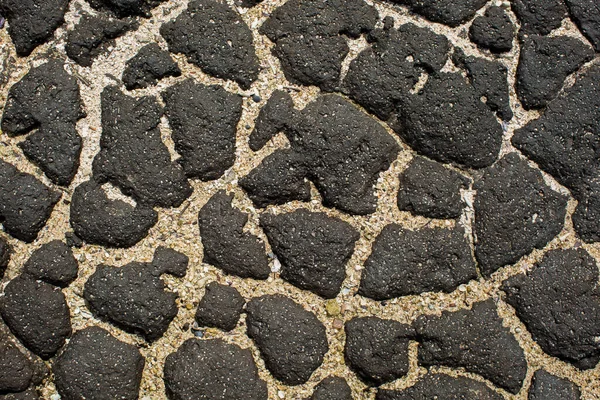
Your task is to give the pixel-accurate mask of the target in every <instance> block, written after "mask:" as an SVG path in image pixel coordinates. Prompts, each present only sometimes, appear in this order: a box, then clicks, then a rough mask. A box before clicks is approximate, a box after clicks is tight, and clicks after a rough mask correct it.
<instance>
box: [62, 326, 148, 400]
mask: <svg viewBox="0 0 600 400" xmlns="http://www.w3.org/2000/svg"><path fill="white" fill-rule="evenodd" d="M144 364H145V360H144V357H142V355H141V354H140V352H139V350H138V349H137V348H136V347H135V346H133V345H131V344H127V343H123V342H121V341H119V340H117V339H116V338H114V337H113V336H111V334H110V333H108V332H107V331H105V330H104V329H102V328H99V327H97V326H92V327H89V328H85V329H83V330H80V331H78V332H76V333H75V334H74V335H73V337H72V338H71V341H70V342H69V344H68V345H67V347H66V349H65V351H64V352H63V353H62V354H61V355H60V356H59V357H58V358H57V360H56V361H55V362H54V366H53V371H54V382H55V384H56V388H57V389H58V393H59V394H60V396H61V398H62V399H64V400H76V399H81V398H86V399H96V398H106V399H123V400H135V399H137V398H138V395H139V390H140V382H141V380H142V371H143V369H144Z"/></svg>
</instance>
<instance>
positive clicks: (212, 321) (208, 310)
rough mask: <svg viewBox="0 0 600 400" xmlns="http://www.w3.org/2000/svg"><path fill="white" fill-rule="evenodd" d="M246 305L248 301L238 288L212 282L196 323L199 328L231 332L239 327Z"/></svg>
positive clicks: (202, 302)
mask: <svg viewBox="0 0 600 400" xmlns="http://www.w3.org/2000/svg"><path fill="white" fill-rule="evenodd" d="M244 304H246V301H245V300H244V298H243V297H242V296H241V295H240V293H239V292H238V291H237V289H236V288H234V287H231V286H227V285H220V284H218V283H217V282H211V283H209V284H208V285H206V292H205V293H204V297H202V300H200V304H199V305H198V310H196V317H195V318H196V322H197V323H198V325H199V326H208V327H214V328H219V329H221V330H223V331H230V330H232V329H234V328H235V327H236V326H237V323H238V321H239V319H240V316H241V314H242V308H243V307H244Z"/></svg>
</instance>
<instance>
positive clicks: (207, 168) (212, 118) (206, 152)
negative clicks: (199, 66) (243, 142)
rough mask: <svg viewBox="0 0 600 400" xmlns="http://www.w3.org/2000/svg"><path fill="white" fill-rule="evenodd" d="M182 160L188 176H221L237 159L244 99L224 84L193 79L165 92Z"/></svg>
mask: <svg viewBox="0 0 600 400" xmlns="http://www.w3.org/2000/svg"><path fill="white" fill-rule="evenodd" d="M163 99H164V100H165V103H166V108H165V111H166V114H167V116H168V117H169V124H170V126H171V129H172V133H171V137H172V139H173V142H174V143H175V150H176V151H177V152H178V153H179V154H181V158H180V159H179V163H180V164H181V166H182V167H183V170H184V172H185V174H186V176H187V177H188V178H200V179H202V180H203V181H208V180H213V179H218V178H219V177H221V176H222V175H223V173H225V171H226V170H227V169H229V168H231V167H232V166H233V163H234V162H235V137H236V130H237V124H238V122H239V120H240V117H241V115H242V98H241V97H240V96H238V95H236V94H232V93H229V92H227V91H226V90H225V89H223V87H221V86H217V85H213V86H204V85H202V84H199V83H195V82H194V81H193V80H192V79H189V80H186V81H184V82H182V83H179V84H177V85H174V86H171V87H170V88H169V89H167V90H166V92H165V93H164V94H163Z"/></svg>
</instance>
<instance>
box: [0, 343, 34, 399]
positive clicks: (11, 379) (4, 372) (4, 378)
mask: <svg viewBox="0 0 600 400" xmlns="http://www.w3.org/2000/svg"><path fill="white" fill-rule="evenodd" d="M32 377H33V365H31V361H29V359H28V358H27V357H26V356H25V355H24V354H23V353H21V351H20V350H19V349H18V348H17V346H15V345H14V344H13V343H12V342H11V340H10V339H9V338H8V336H5V335H1V334H0V397H1V396H2V395H1V393H7V392H22V391H24V390H25V389H27V388H28V387H29V383H30V382H31V379H32Z"/></svg>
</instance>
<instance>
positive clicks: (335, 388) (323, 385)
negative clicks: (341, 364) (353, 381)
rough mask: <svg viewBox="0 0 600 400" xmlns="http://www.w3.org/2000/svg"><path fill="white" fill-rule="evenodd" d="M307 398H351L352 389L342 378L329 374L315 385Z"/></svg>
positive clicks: (341, 399)
mask: <svg viewBox="0 0 600 400" xmlns="http://www.w3.org/2000/svg"><path fill="white" fill-rule="evenodd" d="M308 400H352V390H351V389H350V386H348V382H346V380H345V379H344V378H340V377H339V376H329V377H327V378H325V379H323V380H322V381H321V382H320V383H319V384H318V385H317V386H315V390H314V391H313V394H312V396H311V397H310V399H308Z"/></svg>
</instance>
